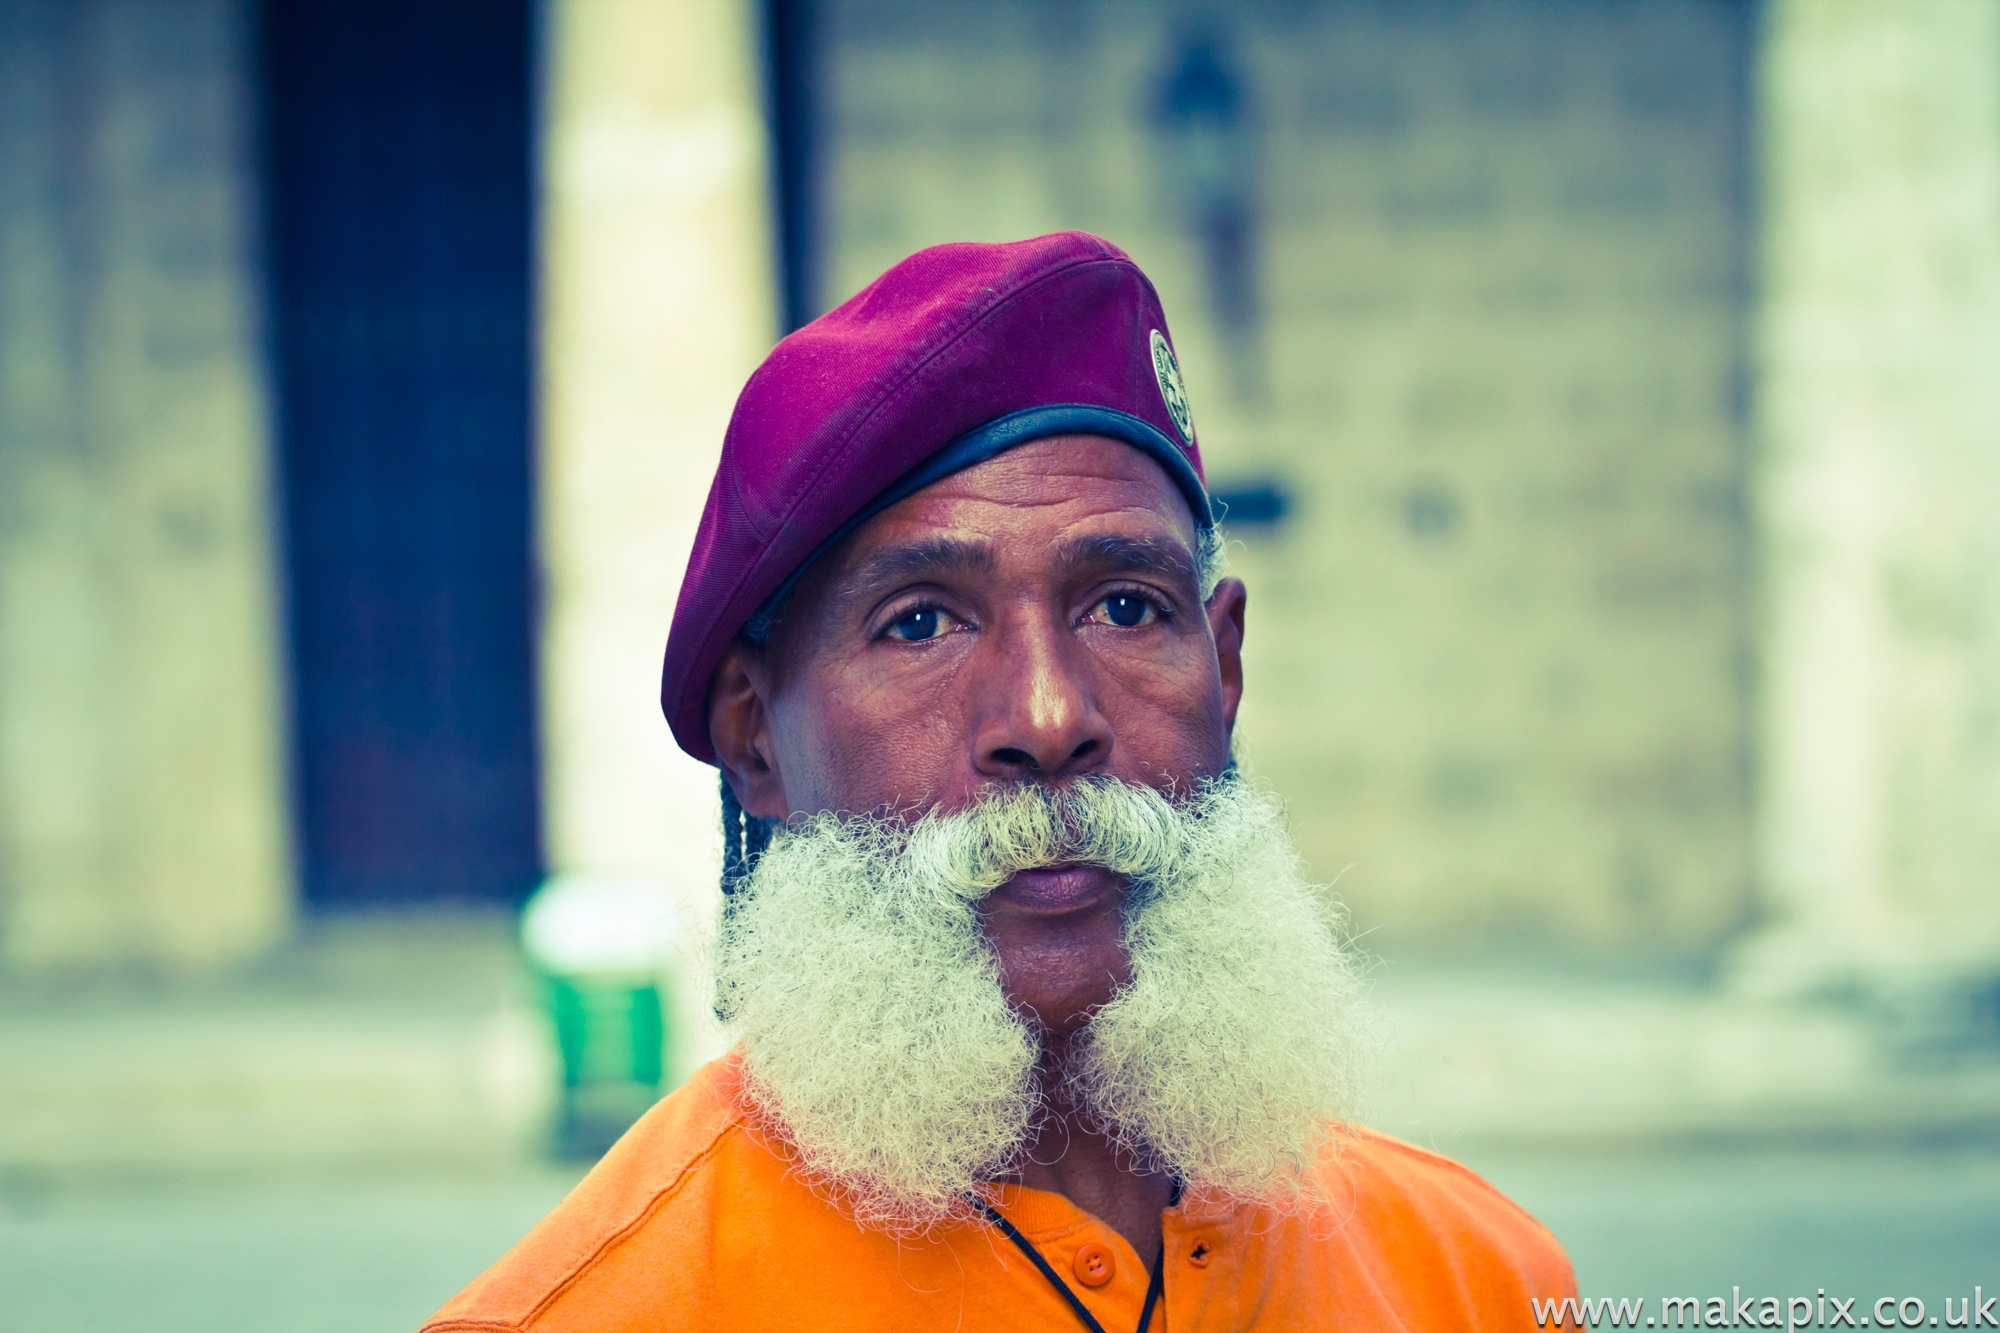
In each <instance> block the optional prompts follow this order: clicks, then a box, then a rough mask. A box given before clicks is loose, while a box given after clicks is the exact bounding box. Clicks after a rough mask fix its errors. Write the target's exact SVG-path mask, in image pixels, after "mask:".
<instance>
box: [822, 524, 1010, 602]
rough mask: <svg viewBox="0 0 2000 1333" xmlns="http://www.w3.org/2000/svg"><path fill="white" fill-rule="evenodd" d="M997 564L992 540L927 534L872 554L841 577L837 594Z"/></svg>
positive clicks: (980, 570)
mask: <svg viewBox="0 0 2000 1333" xmlns="http://www.w3.org/2000/svg"><path fill="white" fill-rule="evenodd" d="M994 563H995V558H994V555H993V546H992V543H990V542H987V541H984V540H967V539H966V538H963V537H925V538H921V539H919V540H917V541H912V542H898V543H897V544H896V545H894V546H885V547H883V548H882V549H881V550H879V551H876V552H874V553H873V554H871V555H869V556H868V557H867V558H866V559H865V560H863V561H861V563H860V564H858V565H856V566H855V567H854V568H853V569H851V570H849V571H847V572H846V573H844V574H842V575H841V576H840V579H839V582H838V587H837V591H836V594H835V595H836V596H837V597H840V598H843V599H845V598H849V597H858V596H862V595H865V594H866V593H867V592H869V591H870V590H871V589H874V588H879V587H881V586H882V585H883V584H885V583H901V582H904V581H906V580H909V579H922V578H925V577H929V576H934V575H941V574H984V573H987V572H989V571H991V570H992V568H993V566H994Z"/></svg>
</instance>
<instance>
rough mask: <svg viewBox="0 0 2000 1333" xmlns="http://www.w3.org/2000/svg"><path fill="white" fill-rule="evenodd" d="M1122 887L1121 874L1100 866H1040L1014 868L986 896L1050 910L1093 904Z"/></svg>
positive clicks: (1024, 908) (1021, 906)
mask: <svg viewBox="0 0 2000 1333" xmlns="http://www.w3.org/2000/svg"><path fill="white" fill-rule="evenodd" d="M1123 889H1124V880H1123V878H1122V877H1121V876H1119V875H1117V874H1114V873H1113V872H1112V871H1109V870H1106V869H1105V868H1104V867H1103V866H1076V865H1070V866H1044V867H1041V868H1039V869H1036V870H1019V871H1016V872H1015V873H1014V876H1013V878H1011V879H1009V880H1008V881H1007V882H1006V883H1005V884H1002V885H1001V886H1000V887H999V888H997V889H995V890H993V892H992V893H991V894H990V895H988V896H989V897H990V898H996V899H999V900H1001V901H1003V902H1005V903H1006V904H1007V905H1008V906H1010V907H1014V908H1017V909H1019V910H1022V911H1027V912H1046V913H1050V914H1054V913H1058V912H1074V911H1077V910H1080V909H1082V908H1086V907H1093V906H1096V905H1097V904H1098V903H1100V902H1102V901H1104V900H1106V899H1115V898H1116V897H1117V896H1118V895H1119V893H1120V892H1122V891H1123Z"/></svg>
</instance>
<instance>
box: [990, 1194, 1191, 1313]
mask: <svg viewBox="0 0 2000 1333" xmlns="http://www.w3.org/2000/svg"><path fill="white" fill-rule="evenodd" d="M1174 1193H1175V1195H1176V1196H1178V1195H1179V1194H1180V1189H1179V1187H1178V1186H1177V1187H1176V1188H1175V1190H1174ZM966 1197H967V1198H969V1199H971V1200H972V1202H973V1204H974V1205H975V1206H976V1207H977V1208H978V1209H979V1211H980V1212H982V1213H984V1214H985V1215H986V1220H987V1221H989V1222H991V1223H992V1224H993V1225H994V1226H996V1227H999V1228H1000V1234H1001V1235H1003V1236H1005V1237H1006V1238H1007V1239H1008V1240H1011V1241H1013V1242H1014V1244H1016V1245H1018V1246H1019V1247H1020V1249H1021V1253H1022V1254H1025V1255H1027V1256H1028V1261H1029V1262H1030V1263H1032V1264H1034V1266H1035V1267H1037V1268H1039V1269H1041V1270H1042V1276H1043V1277H1045V1278H1047V1279H1048V1280H1049V1285H1050V1286H1052V1287H1054V1288H1055V1289H1056V1291H1057V1292H1058V1293H1059V1294H1060V1295H1061V1296H1062V1298H1063V1299H1064V1300H1066V1301H1068V1302H1069V1308H1070V1309H1071V1310H1073V1311H1075V1312H1076V1317H1077V1319H1078V1320H1080V1321H1081V1322H1082V1324H1083V1326H1084V1327H1085V1328H1087V1329H1089V1330H1090V1333H1104V1325H1102V1324H1100V1323H1098V1322H1097V1316H1096V1315H1094V1314H1092V1313H1091V1312H1090V1307H1089V1306H1087V1305H1085V1304H1084V1303H1083V1302H1082V1301H1081V1300H1079V1299H1078V1298H1077V1294H1076V1293H1075V1292H1073V1291H1071V1290H1070V1289H1069V1283H1067V1282H1065V1281H1063V1280H1062V1278H1061V1277H1060V1276H1058V1275H1057V1273H1056V1270H1055V1269H1053V1268H1051V1267H1049V1261H1048V1260H1046V1259H1044V1258H1042V1252H1041V1251H1040V1250H1038V1249H1036V1248H1035V1246H1034V1243H1033V1242H1032V1241H1030V1240H1029V1239H1028V1238H1027V1237H1026V1236H1024V1235H1022V1234H1021V1230H1020V1228H1019V1227H1016V1226H1015V1225H1014V1224H1013V1223H1012V1222H1009V1221H1008V1220H1007V1219H1006V1218H1004V1217H1002V1216H1001V1215H1000V1210H999V1209H998V1208H995V1207H994V1206H993V1205H992V1204H990V1203H988V1202H986V1200H984V1199H982V1198H980V1197H979V1196H978V1195H976V1194H972V1195H967V1196H966ZM1166 1284H1167V1242H1166V1237H1165V1236H1162V1237H1161V1238H1160V1261H1159V1262H1158V1263H1156V1264H1154V1265H1153V1272H1152V1276H1151V1277H1150V1278H1148V1279H1147V1281H1146V1303H1145V1305H1143V1306H1141V1307H1140V1310H1139V1327H1138V1329H1137V1333H1146V1326H1147V1325H1148V1324H1151V1323H1152V1322H1153V1307H1154V1306H1156V1305H1158V1304H1159V1303H1160V1295H1161V1293H1162V1292H1163V1291H1165V1290H1166Z"/></svg>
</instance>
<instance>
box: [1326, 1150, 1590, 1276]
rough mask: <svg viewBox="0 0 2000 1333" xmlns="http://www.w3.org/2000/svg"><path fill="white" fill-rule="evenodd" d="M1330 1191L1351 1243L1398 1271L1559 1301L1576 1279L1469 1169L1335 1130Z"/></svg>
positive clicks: (1530, 1223)
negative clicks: (1432, 1273)
mask: <svg viewBox="0 0 2000 1333" xmlns="http://www.w3.org/2000/svg"><path fill="white" fill-rule="evenodd" d="M1330 1176H1331V1183H1332V1184H1333V1185H1334V1188H1333V1190H1332V1191H1331V1193H1332V1194H1333V1196H1334V1199H1335V1201H1336V1208H1337V1209H1338V1210H1339V1211H1340V1212H1342V1213H1344V1214H1345V1217H1344V1219H1343V1221H1345V1222H1347V1223H1357V1222H1358V1223H1359V1224H1360V1225H1359V1226H1358V1227H1355V1228H1354V1231H1355V1232H1356V1233H1357V1236H1358V1237H1365V1239H1364V1240H1361V1243H1362V1244H1365V1245H1366V1246H1368V1247H1369V1248H1371V1249H1377V1250H1379V1251H1381V1252H1382V1253H1383V1255H1384V1257H1385V1258H1387V1257H1393V1258H1395V1259H1397V1260H1400V1261H1402V1262H1401V1264H1399V1266H1405V1267H1406V1266H1407V1265H1408V1263H1409V1261H1411V1260H1421V1261H1422V1263H1423V1264H1424V1265H1432V1264H1435V1265H1442V1267H1443V1270H1444V1271H1449V1272H1452V1273H1454V1274H1456V1275H1458V1276H1459V1277H1460V1278H1461V1279H1462V1280H1463V1281H1465V1282H1467V1283H1469V1284H1470V1285H1471V1286H1472V1287H1475V1288H1484V1289H1491V1288H1493V1287H1494V1286H1496V1284H1497V1285H1498V1286H1501V1287H1506V1288H1514V1287H1518V1288H1520V1289H1521V1290H1523V1291H1529V1290H1532V1291H1533V1292H1534V1294H1536V1295H1544V1296H1546V1295H1556V1294H1566V1293H1568V1292H1570V1291H1573V1290H1574V1283H1575V1278H1574V1276H1573V1274H1572V1272H1571V1269H1570V1263H1569V1258H1568V1256H1567V1255H1565V1254H1564V1253H1563V1249H1562V1246H1561V1245H1560V1244H1559V1243H1558V1242H1557V1241H1556V1238H1555V1237H1554V1236H1553V1235H1551V1234H1550V1233H1549V1230H1548V1228H1546V1227H1544V1226H1543V1225H1542V1224H1541V1223H1540V1222H1538V1221H1536V1220H1535V1219H1534V1218H1533V1217H1532V1216H1530V1215H1529V1214H1528V1212H1527V1211H1526V1210H1525V1209H1523V1208H1522V1207H1521V1206H1520V1205H1519V1204H1517V1203H1515V1202H1514V1201H1513V1200H1512V1199H1509V1198H1508V1197H1507V1196H1506V1195H1504V1194H1502V1193H1501V1192H1500V1191H1499V1190H1498V1189H1496V1188H1495V1187H1494V1186H1493V1185H1492V1184H1491V1183H1489V1182H1488V1181H1487V1180H1486V1179H1485V1178H1484V1177H1482V1176H1480V1175H1479V1174H1478V1173H1477V1172H1475V1171H1472V1170H1471V1169H1469V1168H1467V1167H1465V1166H1462V1165H1460V1164H1459V1163H1457V1162H1454V1161H1452V1160H1451V1159H1450V1158H1448V1157H1444V1156H1441V1155H1439V1154H1438V1153H1434V1152H1429V1151H1426V1150H1425V1149H1423V1148H1419V1147H1417V1146H1416V1145H1414V1144H1410V1143H1405V1142H1403V1141H1402V1140H1401V1139H1396V1138H1392V1137H1390V1136H1389V1135H1387V1134H1382V1133H1378V1132H1376V1131H1374V1130H1370V1129H1362V1128H1359V1127H1354V1128H1350V1129H1348V1130H1347V1131H1346V1132H1344V1133H1343V1135H1342V1137H1341V1139H1340V1142H1339V1146H1338V1150H1337V1152H1336V1154H1335V1155H1334V1158H1333V1161H1332V1163H1331V1164H1330Z"/></svg>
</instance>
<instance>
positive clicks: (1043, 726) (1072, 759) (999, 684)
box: [973, 616, 1112, 781]
mask: <svg viewBox="0 0 2000 1333" xmlns="http://www.w3.org/2000/svg"><path fill="white" fill-rule="evenodd" d="M1030 619H1032V621H1033V623H1030V624H1018V625H1015V626H1010V627H1009V630H1008V631H1007V632H1005V633H1003V634H1001V635H997V636H994V638H992V639H990V640H989V641H988V643H987V644H986V645H985V647H986V648H987V653H988V655H989V656H988V661H989V662H990V664H991V665H990V667H989V669H988V670H987V671H984V672H982V673H981V679H979V680H978V681H976V682H974V688H975V689H976V690H978V692H979V697H978V700H977V702H976V704H975V709H974V716H975V718H976V721H975V723H974V728H973V766H974V767H975V768H977V769H978V770H979V773H980V775H981V776H982V777H987V778H994V779H999V780H1002V781H1019V780H1021V779H1023V778H1040V779H1042V780H1045V781H1053V780H1056V779H1060V778H1070V777H1079V776H1081V775H1083V774H1086V773H1092V772H1096V771H1097V770H1099V769H1101V768H1102V767H1103V766H1104V765H1105V764H1106V763H1107V762H1109V760H1110V758H1111V745H1112V735H1111V725H1110V722H1109V721H1108V720H1107V719H1106V718H1105V716H1104V714H1103V713H1102V712H1101V711H1100V710H1099V708H1098V706H1097V691H1096V688H1095V682H1094V679H1093V675H1092V672H1091V671H1090V664H1089V662H1088V660H1087V654H1086V653H1085V651H1084V648H1083V645H1082V644H1080V643H1078V642H1076V639H1075V637H1074V636H1073V635H1071V634H1070V633H1068V627H1067V626H1066V625H1064V624H1062V623H1061V620H1060V617H1040V616H1037V617H1032V618H1030Z"/></svg>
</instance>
